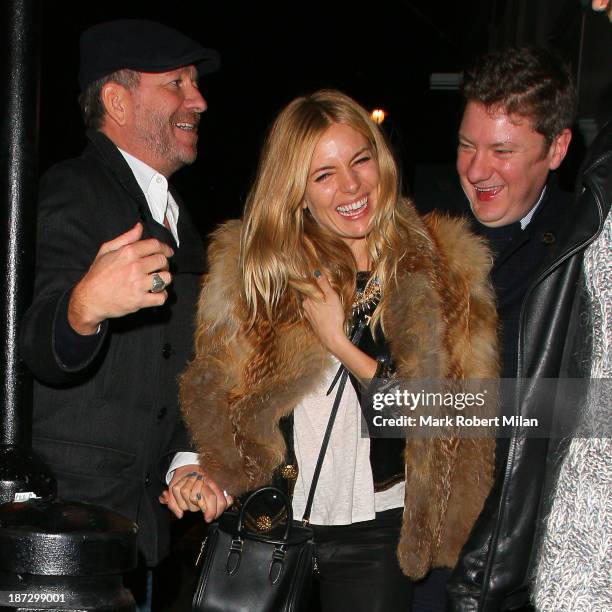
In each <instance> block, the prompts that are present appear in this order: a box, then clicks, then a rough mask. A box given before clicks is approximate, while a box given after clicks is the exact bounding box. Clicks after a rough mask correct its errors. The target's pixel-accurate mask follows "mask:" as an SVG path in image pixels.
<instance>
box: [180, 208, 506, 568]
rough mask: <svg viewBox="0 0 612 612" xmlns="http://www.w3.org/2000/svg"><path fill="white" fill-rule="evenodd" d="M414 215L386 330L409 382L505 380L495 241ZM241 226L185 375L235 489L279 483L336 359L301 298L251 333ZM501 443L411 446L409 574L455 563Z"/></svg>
mask: <svg viewBox="0 0 612 612" xmlns="http://www.w3.org/2000/svg"><path fill="white" fill-rule="evenodd" d="M413 217H414V218H413V220H412V222H413V229H414V231H413V232H411V234H410V235H409V236H406V239H405V244H406V251H405V253H404V254H403V257H402V260H401V264H400V268H401V270H400V274H399V275H398V283H397V286H396V287H394V288H393V289H392V290H391V291H390V292H388V294H387V296H386V297H385V299H386V300H387V301H388V305H387V310H386V313H385V329H386V337H387V339H388V341H389V346H390V349H391V354H392V355H393V358H394V361H395V363H396V365H397V369H398V377H399V378H427V377H428V378H464V377H465V378H467V377H471V378H494V377H496V376H497V372H498V365H497V360H498V357H497V341H496V323H497V320H496V314H495V307H494V298H493V293H492V290H491V288H490V286H489V284H488V281H487V274H488V271H489V268H490V257H489V255H488V252H487V250H486V248H485V247H484V246H483V243H482V242H481V241H480V240H479V239H477V238H475V237H474V236H472V235H471V234H469V232H468V231H467V230H466V228H465V226H464V222H462V221H459V220H451V219H448V218H443V217H439V216H435V215H431V216H429V217H426V218H425V219H424V220H422V219H421V218H419V217H418V216H417V214H416V213H414V215H413ZM240 227H241V224H240V222H239V221H230V222H228V223H227V224H225V225H224V226H222V227H221V228H220V229H219V230H217V232H215V234H214V235H213V238H212V242H211V245H210V248H209V253H208V255H209V266H210V268H209V269H210V272H209V273H208V274H207V275H206V276H205V278H204V283H203V287H202V292H201V295H200V301H199V306H198V321H197V323H198V329H197V333H196V357H195V359H194V360H193V361H192V362H191V363H190V365H189V367H188V369H187V371H186V372H185V373H184V374H183V376H182V378H181V403H182V409H183V414H184V417H185V420H186V422H187V425H188V427H189V429H190V431H191V433H192V436H193V439H194V441H195V443H196V445H197V447H198V449H199V451H200V456H201V463H202V465H203V466H204V467H205V469H206V470H207V471H208V472H209V473H210V475H211V477H212V478H213V479H214V480H215V481H216V482H217V483H218V484H219V485H220V486H221V488H224V489H227V490H228V491H230V492H231V493H233V494H240V493H243V492H245V491H247V490H249V489H253V488H255V487H258V486H262V485H264V484H267V483H269V482H270V479H271V475H272V472H273V471H274V469H275V468H276V467H277V466H278V465H279V464H280V463H281V462H282V461H283V459H284V456H285V452H286V448H285V443H284V439H283V437H282V435H281V433H280V431H279V429H278V427H277V424H278V421H279V419H280V418H281V417H282V416H284V415H286V414H288V413H290V412H291V411H292V410H293V409H294V408H295V406H296V405H297V404H298V403H299V402H300V400H301V399H302V398H303V397H304V396H306V395H307V394H308V393H309V392H311V391H312V390H313V389H314V388H315V387H316V386H317V385H318V384H319V382H320V381H321V379H322V377H323V376H324V373H325V371H326V368H327V365H328V363H329V361H328V356H327V353H326V351H325V350H324V348H323V347H322V346H321V344H320V343H319V342H318V340H317V339H316V338H315V337H314V335H313V334H312V332H311V331H310V328H309V326H308V324H307V323H306V322H305V321H304V320H301V319H300V318H299V316H298V314H297V309H296V308H295V304H292V303H291V300H290V299H288V300H287V303H286V304H284V305H283V306H284V312H285V313H286V314H285V316H284V318H283V320H282V322H281V323H280V324H279V325H277V326H275V328H274V329H273V328H272V327H271V326H270V325H269V324H267V323H265V322H263V323H258V324H256V325H255V327H254V328H253V329H252V330H251V331H250V332H249V333H245V332H244V329H245V327H244V324H245V321H246V306H245V302H244V299H243V298H242V297H241V291H240V271H239V269H238V265H237V262H238V253H239V242H240V241H239V237H240ZM425 236H429V238H430V239H431V240H427V239H426V238H425ZM432 243H433V247H432V246H431V244H432ZM296 347H299V349H297V350H296ZM493 450H494V441H493V440H482V439H480V440H474V439H457V438H444V439H417V440H409V441H408V442H407V446H406V453H405V457H406V503H405V513H404V517H405V518H404V525H403V527H402V537H401V541H400V545H399V548H398V556H399V559H400V564H401V566H402V569H403V570H404V572H405V573H406V574H408V575H410V576H413V577H420V576H423V575H424V574H425V573H426V572H427V571H428V569H429V568H430V567H431V566H432V565H446V566H453V565H454V564H455V562H456V559H457V556H458V553H459V550H460V548H461V546H462V545H463V544H464V542H465V540H466V539H467V536H468V534H469V531H470V529H471V527H472V525H473V523H474V521H475V519H476V517H477V516H478V513H479V512H480V510H481V508H482V504H483V502H484V499H485V497H486V495H487V493H488V491H489V489H490V486H491V482H492V475H493Z"/></svg>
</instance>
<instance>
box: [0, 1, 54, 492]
mask: <svg viewBox="0 0 612 612" xmlns="http://www.w3.org/2000/svg"><path fill="white" fill-rule="evenodd" d="M41 10H42V4H41V2H39V1H38V0H7V1H6V2H2V3H0V28H1V35H0V41H1V42H0V45H1V47H0V53H1V57H0V60H1V63H0V66H1V70H2V77H3V78H2V81H3V82H4V83H5V93H4V95H3V96H2V97H0V144H1V146H2V154H1V155H0V197H1V198H2V199H3V202H2V205H1V206H0V266H1V267H2V270H1V274H2V276H1V278H2V279H3V281H4V282H3V284H2V289H1V290H0V343H1V344H0V381H1V382H0V384H1V385H2V396H1V397H0V503H4V502H12V501H14V500H24V499H28V498H30V497H36V498H42V499H50V498H52V497H53V495H54V493H55V482H54V479H53V477H52V476H51V474H50V473H49V470H48V469H47V468H45V466H44V465H43V464H42V463H41V462H40V461H39V460H38V459H37V457H36V456H35V455H34V454H33V453H32V450H31V435H30V429H31V428H30V421H31V414H32V378H31V376H30V374H29V373H28V372H27V371H25V367H24V366H23V364H22V363H21V362H20V360H19V350H18V330H19V319H20V318H21V316H22V315H23V313H24V312H25V309H26V308H27V306H28V304H29V303H30V296H31V291H32V278H33V270H34V266H33V260H34V253H33V250H34V246H33V245H34V231H35V226H36V223H35V217H36V192H37V183H38V114H39V113H38V107H39V93H40V84H39V83H40V33H41Z"/></svg>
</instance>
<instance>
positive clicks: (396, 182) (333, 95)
mask: <svg viewBox="0 0 612 612" xmlns="http://www.w3.org/2000/svg"><path fill="white" fill-rule="evenodd" d="M334 123H341V124H345V125H348V126H350V127H352V128H353V129H355V130H356V131H358V132H359V133H360V134H362V135H363V136H364V137H365V138H366V140H367V141H368V143H369V145H370V147H371V148H372V153H373V156H374V159H375V161H376V162H377V163H378V167H379V176H380V180H379V186H378V197H377V206H376V210H375V211H374V214H373V217H372V221H371V225H370V228H369V232H368V235H367V237H366V244H367V250H368V254H369V257H370V261H371V262H372V276H376V277H378V279H379V281H380V283H381V286H382V289H383V300H382V301H381V304H380V305H379V307H378V308H377V309H376V312H375V313H374V316H373V324H375V323H376V321H378V320H379V318H380V317H381V315H382V313H384V290H385V287H387V286H388V284H389V283H390V282H393V281H394V280H395V277H396V274H397V265H398V263H399V261H400V259H401V257H402V253H403V251H404V247H403V246H402V241H403V240H402V237H403V238H404V239H405V236H406V234H407V231H406V230H407V227H408V225H409V222H408V217H407V213H408V206H409V204H408V202H406V201H405V200H404V199H403V198H401V195H400V178H399V173H398V169H397V165H396V162H395V160H394V158H393V155H392V154H391V151H390V149H389V146H388V145H387V143H386V140H385V138H384V136H383V134H382V133H381V131H380V130H379V128H378V126H377V125H376V124H375V123H374V122H373V121H372V120H371V119H370V116H369V114H368V112H367V111H366V110H365V109H364V108H363V107H361V106H360V105H359V104H358V103H357V102H355V100H353V99H352V98H350V97H348V96H347V95H345V94H343V93H342V92H340V91H337V90H320V91H317V92H315V93H313V94H311V95H309V96H304V97H299V98H296V99H295V100H293V101H292V102H290V103H289V104H288V105H287V106H286V107H285V108H284V109H283V110H282V111H281V112H280V113H279V115H278V116H277V118H276V120H275V121H274V123H273V124H272V126H271V128H270V130H269V132H268V135H267V138H266V141H265V144H264V147H263V150H262V153H261V157H260V161H259V167H258V172H257V177H256V179H255V182H254V184H253V186H252V188H251V190H250V192H249V195H248V198H247V202H246V207H245V211H244V223H243V227H242V235H241V244H240V260H241V261H240V264H241V270H242V279H243V290H244V294H245V297H246V300H247V304H248V307H249V313H250V321H251V323H253V322H254V321H255V320H256V318H257V317H260V316H263V317H265V318H267V319H268V320H269V321H270V323H271V324H272V325H273V324H274V321H275V309H276V307H277V306H278V304H279V302H280V301H281V297H282V296H283V294H284V292H285V291H287V290H292V291H294V292H296V293H297V297H298V298H300V299H302V298H304V297H306V296H315V295H318V294H319V289H318V287H317V284H316V281H315V279H314V276H313V272H314V270H315V269H320V270H322V271H324V272H325V273H326V274H327V276H328V278H329V280H330V282H331V284H332V286H333V287H334V289H335V290H336V291H338V293H339V294H340V297H341V299H342V302H343V304H344V307H345V310H346V314H347V318H348V315H349V314H350V306H351V300H352V295H353V292H354V289H355V274H356V271H357V269H356V265H357V264H356V262H355V259H354V257H353V255H352V253H351V251H350V249H349V248H348V246H346V244H345V243H344V242H343V241H342V240H341V239H340V238H338V237H337V236H334V235H333V234H332V233H331V232H329V231H328V230H326V229H325V228H323V227H322V226H320V225H318V224H317V222H316V221H315V220H314V219H313V218H312V217H311V215H310V213H309V212H307V211H304V210H303V207H302V202H303V198H304V193H305V191H306V185H307V180H308V173H309V169H310V164H311V160H312V157H313V153H314V150H315V147H316V145H317V142H318V141H319V139H320V138H321V136H322V135H323V133H324V132H325V131H326V130H327V128H328V127H329V126H330V125H332V124H334ZM411 227H412V226H411ZM424 238H425V239H426V241H429V238H428V237H427V236H424ZM381 322H382V319H381Z"/></svg>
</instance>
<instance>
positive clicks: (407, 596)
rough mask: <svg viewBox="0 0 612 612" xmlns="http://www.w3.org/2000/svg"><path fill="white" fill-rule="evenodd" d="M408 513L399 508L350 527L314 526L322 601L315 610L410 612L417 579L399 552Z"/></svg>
mask: <svg viewBox="0 0 612 612" xmlns="http://www.w3.org/2000/svg"><path fill="white" fill-rule="evenodd" d="M402 512H403V508H394V509H392V510H386V511H385V512H379V513H377V514H376V518H375V519H374V520H372V521H364V522H362V523H354V524H352V525H346V526H344V525H343V526H337V527H336V526H334V527H326V526H316V525H313V526H312V527H313V529H314V534H315V542H316V545H317V562H318V565H319V574H318V576H317V578H318V580H317V582H318V589H317V588H315V592H316V591H318V599H319V601H313V603H312V605H311V607H310V612H314V611H316V610H320V611H321V612H344V611H346V612H410V609H411V600H412V581H411V580H409V579H408V578H406V576H404V575H403V574H402V572H401V570H400V568H399V564H398V561H397V557H396V554H395V551H396V548H397V543H398V540H399V534H400V527H401V522H402ZM315 598H316V594H315ZM319 606H320V607H319Z"/></svg>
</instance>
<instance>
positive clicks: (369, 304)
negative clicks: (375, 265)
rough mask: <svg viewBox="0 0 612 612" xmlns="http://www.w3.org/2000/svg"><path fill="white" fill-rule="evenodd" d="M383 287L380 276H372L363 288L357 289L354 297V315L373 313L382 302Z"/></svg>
mask: <svg viewBox="0 0 612 612" xmlns="http://www.w3.org/2000/svg"><path fill="white" fill-rule="evenodd" d="M380 298H381V289H380V281H379V280H378V277H376V276H375V277H374V278H371V279H370V280H368V282H367V283H366V286H365V287H364V288H363V289H356V290H355V298H354V299H353V305H352V310H353V317H355V316H357V315H361V314H367V315H371V314H372V313H373V312H374V309H375V308H376V306H378V303H379V302H380Z"/></svg>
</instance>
